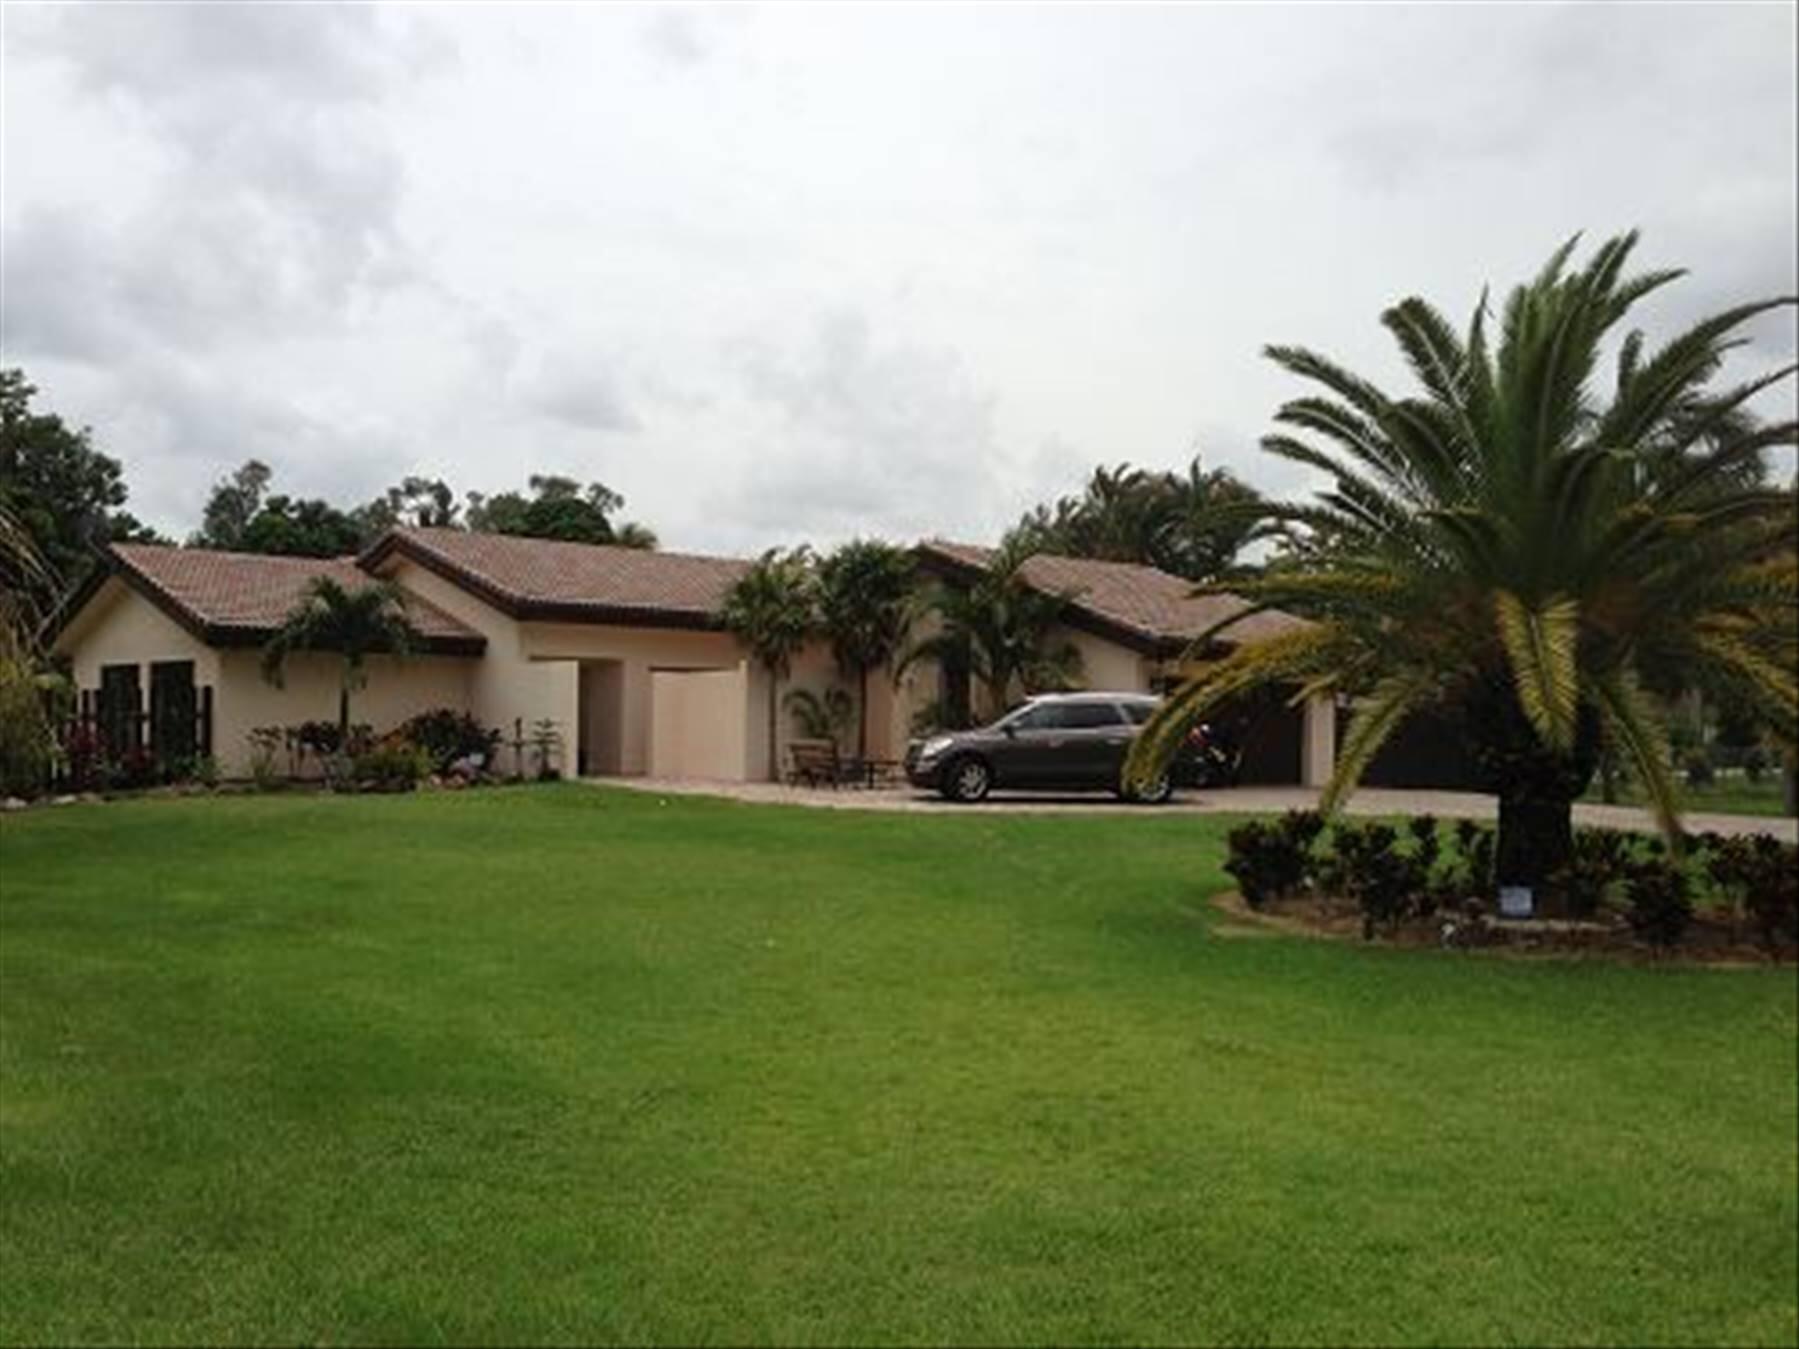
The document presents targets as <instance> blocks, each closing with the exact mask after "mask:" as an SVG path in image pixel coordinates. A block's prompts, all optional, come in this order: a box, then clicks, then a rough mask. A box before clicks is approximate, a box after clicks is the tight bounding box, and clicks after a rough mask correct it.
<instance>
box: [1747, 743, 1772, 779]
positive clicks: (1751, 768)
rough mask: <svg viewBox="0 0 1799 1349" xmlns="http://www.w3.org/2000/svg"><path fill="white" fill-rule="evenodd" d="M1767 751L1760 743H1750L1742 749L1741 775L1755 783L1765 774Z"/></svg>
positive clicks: (1766, 769)
mask: <svg viewBox="0 0 1799 1349" xmlns="http://www.w3.org/2000/svg"><path fill="white" fill-rule="evenodd" d="M1767 771H1768V751H1767V750H1765V749H1763V748H1762V747H1761V746H1760V745H1750V746H1749V747H1748V748H1746V749H1745V750H1744V751H1743V776H1744V777H1745V778H1747V779H1748V780H1749V781H1750V782H1751V783H1757V782H1760V781H1761V780H1762V778H1763V777H1764V776H1765V775H1766V774H1767Z"/></svg>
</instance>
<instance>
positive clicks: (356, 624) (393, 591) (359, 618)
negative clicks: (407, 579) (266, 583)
mask: <svg viewBox="0 0 1799 1349" xmlns="http://www.w3.org/2000/svg"><path fill="white" fill-rule="evenodd" d="M417 640H418V631H417V629H415V628H414V627H413V626H412V622H411V620H410V619H408V618H407V616H406V592H405V591H403V590H401V589H400V588H399V587H398V586H397V585H394V584H393V583H392V582H391V581H370V582H369V583H368V584H367V585H363V586H358V587H356V588H355V589H351V588H349V587H347V586H345V585H343V584H342V583H340V582H338V581H337V580H335V579H333V578H332V577H329V576H317V577H314V578H313V579H312V580H311V581H310V582H308V584H307V586H306V590H305V593H304V594H303V596H302V597H301V599H300V601H299V602H298V603H297V604H295V605H294V607H293V608H292V610H290V611H289V612H288V615H287V618H286V620H285V621H284V622H283V623H282V625H281V627H280V628H279V629H278V630H277V631H276V633H275V635H274V636H273V637H271V638H270V639H269V640H268V642H267V644H266V645H264V647H263V649H262V673H263V677H264V678H265V679H267V680H268V681H269V682H270V683H272V684H274V685H276V686H277V687H279V686H280V684H281V683H282V680H283V677H284V674H285V671H286V667H287V659H288V657H289V656H290V655H292V654H293V653H294V652H296V651H330V652H334V653H335V654H336V655H337V656H338V657H339V658H340V659H341V660H342V661H343V673H342V677H341V678H340V680H339V683H338V692H337V733H338V744H339V745H340V746H347V745H348V744H349V739H350V695H351V694H352V693H353V692H355V691H356V690H358V689H361V688H363V687H364V686H365V685H367V683H368V658H369V657H370V656H371V655H374V654H375V653H376V652H387V653H390V654H392V655H396V656H404V655H406V654H407V653H409V652H410V651H411V650H412V648H413V647H414V645H416V643H417Z"/></svg>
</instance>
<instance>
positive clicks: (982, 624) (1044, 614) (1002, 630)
mask: <svg viewBox="0 0 1799 1349" xmlns="http://www.w3.org/2000/svg"><path fill="white" fill-rule="evenodd" d="M1031 556H1032V550H1031V547H1030V545H1029V543H1028V542H1026V541H1025V540H1023V539H1021V538H1019V537H1017V536H1012V537H1009V538H1008V539H1007V540H1006V541H1005V542H1004V543H1002V544H1001V546H1000V547H999V548H998V549H996V550H995V551H994V553H993V554H992V556H991V557H990V558H989V559H988V562H987V567H986V569H985V570H984V571H983V572H982V573H981V575H980V576H979V577H978V578H976V579H974V580H972V581H955V582H947V581H946V582H940V583H938V584H936V585H934V586H933V587H931V588H930V589H929V590H928V591H926V592H925V594H924V596H923V600H922V606H921V607H922V609H923V612H924V613H925V614H928V615H931V616H934V618H935V620H936V630H935V631H934V632H931V633H929V634H928V635H927V636H925V637H923V638H922V639H921V640H919V641H916V642H913V643H912V644H911V645H910V646H909V647H908V648H907V650H906V652H905V654H904V655H903V656H902V657H901V659H900V666H901V668H902V669H903V668H906V667H908V666H910V665H912V664H914V663H915V662H917V661H919V660H923V659H931V660H934V661H936V662H937V663H938V665H939V666H941V667H942V668H943V669H944V670H945V671H947V672H950V673H951V676H952V678H959V677H961V676H962V675H963V674H966V675H967V676H968V677H970V678H972V679H973V680H974V681H975V683H976V684H978V685H979V686H980V690H981V693H982V699H981V703H982V705H981V706H979V707H976V708H973V709H971V710H972V711H973V712H974V714H975V715H976V716H977V717H989V718H991V717H997V716H999V715H1000V714H1001V713H1002V712H1004V711H1005V710H1006V708H1007V707H1009V706H1010V705H1011V703H1012V700H1013V697H1014V695H1015V694H1020V693H1023V694H1031V693H1045V692H1053V691H1055V690H1058V689H1066V688H1071V687H1073V686H1074V684H1075V682H1076V681H1077V680H1078V679H1079V678H1080V670H1081V653H1080V651H1079V649H1078V648H1077V647H1076V646H1075V645H1074V644H1073V643H1072V642H1070V641H1068V640H1066V639H1065V638H1062V637H1060V636H1059V634H1058V630H1057V628H1058V624H1060V622H1061V621H1062V617H1063V615H1064V613H1065V612H1066V610H1067V607H1068V600H1069V597H1068V596H1066V595H1060V594H1054V593H1051V592H1047V591H1043V590H1039V589H1037V588H1036V587H1034V586H1032V585H1030V584H1028V583H1027V582H1026V581H1025V579H1024V565H1025V563H1026V562H1028V561H1029V560H1030V558H1031ZM946 711H947V712H948V713H949V715H950V717H951V719H959V718H957V717H956V712H957V709H946Z"/></svg>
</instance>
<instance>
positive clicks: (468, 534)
mask: <svg viewBox="0 0 1799 1349" xmlns="http://www.w3.org/2000/svg"><path fill="white" fill-rule="evenodd" d="M389 532H390V533H394V534H401V535H405V536H408V537H414V538H416V537H418V536H420V535H429V536H431V537H449V538H465V539H505V540H507V541H508V542H509V543H511V544H514V545H517V546H520V547H524V546H532V547H541V546H543V545H545V544H549V545H551V546H554V547H560V548H590V549H594V550H595V551H598V552H606V553H620V554H628V555H630V556H633V557H656V558H677V559H680V560H681V561H685V562H726V563H731V564H733V565H735V566H744V567H747V566H750V565H751V564H752V563H754V562H755V558H750V557H732V556H728V555H726V554H724V553H687V552H682V551H680V550H678V549H670V548H632V547H630V546H629V545H627V544H622V543H589V542H587V541H586V540H585V539H545V538H539V537H537V536H536V535H534V534H502V533H500V532H499V531H498V530H492V529H459V528H455V527H453V526H446V525H394V526H392V527H391V529H390V530H389ZM376 542H379V540H376ZM370 546H371V547H373V545H372V544H371V545H370ZM365 551H366V550H365Z"/></svg>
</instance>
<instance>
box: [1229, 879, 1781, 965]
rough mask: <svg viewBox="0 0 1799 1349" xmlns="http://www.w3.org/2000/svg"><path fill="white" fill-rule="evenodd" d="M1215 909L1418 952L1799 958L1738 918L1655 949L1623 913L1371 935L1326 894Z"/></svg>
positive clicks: (1699, 922)
mask: <svg viewBox="0 0 1799 1349" xmlns="http://www.w3.org/2000/svg"><path fill="white" fill-rule="evenodd" d="M1212 905H1213V907H1214V908H1216V909H1217V910H1218V911H1219V912H1220V913H1222V914H1224V915H1226V916H1227V917H1228V918H1229V919H1230V920H1232V921H1233V922H1236V923H1243V924H1250V925H1254V926H1256V927H1260V928H1265V929H1267V930H1269V931H1273V932H1281V933H1285V934H1287V935H1290V936H1306V937H1321V938H1324V939H1326V940H1331V941H1355V942H1362V941H1373V942H1376V943H1379V944H1382V945H1388V946H1401V947H1410V948H1415V949H1420V950H1452V951H1487V952H1491V953H1493V954H1495V955H1504V956H1514V957H1520V956H1521V957H1546V958H1554V959H1570V958H1573V959H1582V958H1593V959H1606V960H1618V961H1624V962H1627V963H1632V964H1638V963H1641V964H1667V963H1670V962H1674V963H1680V964H1692V965H1703V966H1716V967H1728V968H1746V967H1763V966H1767V965H1769V964H1792V963H1794V962H1795V961H1799V946H1795V945H1793V944H1790V943H1788V944H1785V945H1782V946H1776V947H1774V948H1772V949H1770V948H1769V947H1767V946H1763V945H1761V944H1759V943H1758V942H1756V941H1755V939H1754V937H1753V934H1752V933H1750V932H1749V931H1748V930H1747V929H1746V928H1745V926H1744V925H1743V923H1742V922H1741V921H1736V922H1729V921H1725V920H1722V919H1720V918H1718V917H1716V916H1714V915H1711V914H1696V915H1695V916H1694V919H1693V922H1692V924H1691V925H1690V926H1689V927H1688V929H1687V931H1686V933H1685V934H1684V936H1683V938H1682V940H1681V942H1680V944H1679V945H1678V946H1672V947H1664V946H1656V945H1654V944H1652V943H1650V942H1647V941H1644V940H1642V939H1641V938H1639V937H1638V936H1637V935H1636V933H1635V932H1634V931H1633V930H1632V928H1631V927H1630V924H1629V923H1628V922H1627V921H1625V920H1624V919H1623V918H1622V917H1621V916H1620V917H1618V918H1616V919H1615V921H1601V920H1598V919H1571V918H1499V917H1495V916H1493V915H1492V914H1490V913H1486V912H1482V911H1480V910H1479V909H1478V908H1476V909H1474V910H1473V911H1472V912H1470V911H1463V912H1460V913H1447V912H1445V913H1437V914H1434V915H1432V916H1431V917H1429V918H1423V917H1414V918H1410V919H1406V920H1403V921H1401V922H1400V923H1398V924H1396V925H1394V926H1393V927H1391V928H1385V929H1382V930H1380V931H1377V932H1376V933H1375V935H1374V936H1373V937H1371V938H1370V937H1367V936H1365V934H1364V931H1363V919H1362V911H1361V909H1360V908H1359V907H1358V906H1357V905H1356V904H1355V903H1353V902H1352V901H1350V900H1347V899H1342V898H1338V897H1334V896H1328V895H1304V896H1298V897H1293V898H1288V899H1282V900H1275V901H1273V902H1271V903H1268V904H1265V905H1263V906H1262V907H1260V908H1255V907H1252V906H1251V905H1250V904H1249V902H1248V901H1247V900H1245V899H1244V898H1243V895H1242V894H1241V893H1240V892H1239V891H1236V890H1227V891H1225V892H1224V893H1223V894H1219V895H1215V896H1213V899H1212Z"/></svg>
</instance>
